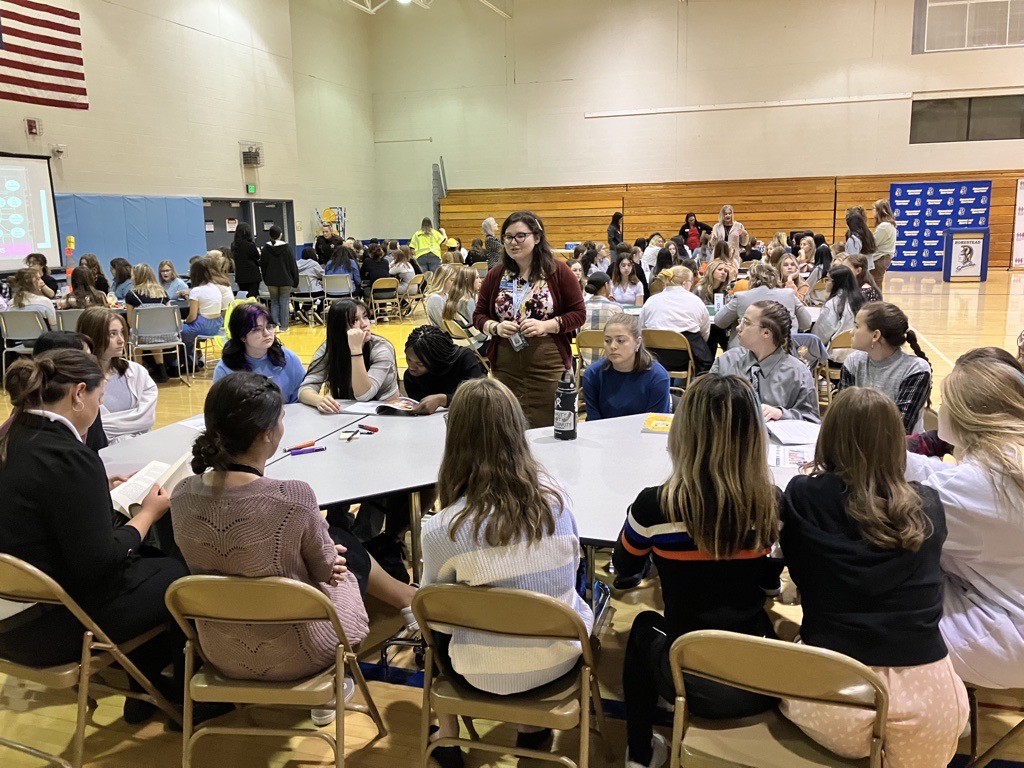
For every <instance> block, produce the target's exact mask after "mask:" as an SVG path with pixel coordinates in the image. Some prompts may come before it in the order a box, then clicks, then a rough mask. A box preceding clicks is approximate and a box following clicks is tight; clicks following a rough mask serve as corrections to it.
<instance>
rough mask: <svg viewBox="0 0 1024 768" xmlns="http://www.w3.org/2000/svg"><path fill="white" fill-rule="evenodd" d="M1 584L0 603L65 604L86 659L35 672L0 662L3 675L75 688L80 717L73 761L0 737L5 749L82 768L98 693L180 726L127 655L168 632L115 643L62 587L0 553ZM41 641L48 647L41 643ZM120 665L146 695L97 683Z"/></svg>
mask: <svg viewBox="0 0 1024 768" xmlns="http://www.w3.org/2000/svg"><path fill="white" fill-rule="evenodd" d="M0 585H2V586H0V598H3V599H5V600H13V601H15V602H20V603H45V604H47V605H61V606H63V607H64V608H66V609H67V610H68V611H70V612H71V614H72V615H73V616H74V617H75V618H76V619H78V621H79V622H81V624H82V655H81V657H80V658H79V660H78V661H73V662H69V663H68V664H60V665H57V666H54V667H30V666H26V665H24V664H17V663H15V662H13V661H8V660H7V659H4V658H2V657H0V674H4V675H7V676H9V677H13V678H17V679H19V680H28V681H29V682H32V683H35V684H36V685H43V686H46V687H47V688H54V689H57V690H69V689H76V693H77V698H78V707H77V710H76V714H75V732H74V735H73V736H72V739H71V745H70V746H71V760H70V761H68V760H65V759H63V758H62V757H59V756H58V755H53V754H49V753H46V752H42V751H40V750H38V749H34V748H33V747H30V746H28V745H26V744H21V743H19V742H16V741H12V740H11V739H8V738H3V737H0V745H3V746H5V747H10V748H11V749H15V750H17V751H19V752H23V753H25V754H28V755H32V756H33V757H38V758H40V759H43V760H48V761H51V762H54V763H58V764H60V765H62V766H64V768H80V767H81V765H82V752H83V749H84V744H85V723H86V718H87V715H86V712H87V710H90V709H95V708H96V701H95V700H94V699H93V698H91V697H90V693H95V692H97V691H99V692H101V693H111V694H116V695H120V696H127V697H130V698H133V699H141V700H143V701H147V702H149V703H150V704H154V705H156V706H157V707H159V708H160V709H161V710H163V711H164V712H165V713H166V714H167V716H168V717H170V718H171V719H172V720H174V721H175V722H177V723H181V714H180V713H179V712H178V711H177V710H176V709H175V708H174V706H173V705H172V704H171V703H170V702H169V701H167V699H166V698H164V697H163V696H162V695H161V694H160V693H159V691H157V690H156V688H154V687H153V684H152V683H150V682H149V680H147V679H146V677H145V676H144V675H143V674H142V673H141V672H140V671H139V669H138V667H136V666H135V664H133V663H132V661H131V660H130V659H129V658H128V656H127V655H126V654H128V653H131V652H132V651H134V650H135V649H136V648H138V647H139V646H141V645H143V644H144V643H147V642H149V641H150V640H152V639H153V638H154V637H156V636H157V635H159V634H160V633H161V632H163V631H164V627H155V628H154V629H151V630H150V631H148V632H145V633H143V634H142V635H139V636H138V637H136V638H133V639H132V640H129V641H127V642H124V643H120V644H118V643H115V642H113V641H112V640H111V639H110V638H109V637H107V635H106V633H105V632H104V631H103V630H102V629H100V628H99V626H97V624H96V622H95V621H93V620H92V618H90V616H89V614H87V613H86V612H85V611H83V610H82V609H81V607H79V605H78V603H76V602H75V601H74V600H72V599H71V598H70V597H69V596H68V594H67V592H65V591H64V588H63V587H61V586H60V584H58V583H57V582H56V581H54V580H53V579H51V578H50V577H49V576H47V575H46V574H45V573H43V572H42V571H41V570H39V569H38V568H36V567H35V566H33V565H29V564H28V563H26V562H25V561H23V560H19V559H18V558H16V557H12V556H11V555H4V554H0ZM40 641H41V642H45V640H44V639H42V638H41V639H40ZM115 664H116V665H117V666H120V667H121V668H122V669H123V670H124V671H125V672H126V673H127V674H128V676H129V677H131V678H132V679H134V680H135V682H137V683H138V684H139V685H140V686H142V689H143V690H144V691H145V693H136V692H135V691H129V690H124V689H121V688H116V687H112V686H109V685H106V684H105V683H102V682H99V681H94V680H93V679H92V676H93V675H95V674H96V673H98V672H101V671H103V670H104V669H107V668H108V667H111V666H113V665H115Z"/></svg>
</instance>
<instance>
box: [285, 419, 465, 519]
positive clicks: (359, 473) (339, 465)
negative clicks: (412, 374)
mask: <svg viewBox="0 0 1024 768" xmlns="http://www.w3.org/2000/svg"><path fill="white" fill-rule="evenodd" d="M310 410H312V409H310ZM344 416H346V415H345V414H342V417H344ZM334 418H341V417H334ZM359 423H360V424H370V425H372V426H375V427H378V428H379V429H380V431H379V432H377V433H376V434H373V435H360V436H359V437H358V438H357V439H355V440H353V441H352V442H346V441H345V440H341V439H339V437H338V436H337V435H330V436H328V437H326V438H324V439H323V440H322V441H321V442H320V443H319V445H325V446H327V450H326V451H322V452H320V453H308V454H305V455H302V456H286V457H285V458H284V459H282V460H280V461H278V462H276V463H274V464H272V465H270V466H268V467H267V473H266V474H267V477H273V478H275V479H278V480H304V481H305V482H307V483H309V484H310V486H312V488H313V491H314V493H315V494H316V499H317V502H318V503H319V504H321V505H324V504H334V503H336V502H341V501H355V500H357V499H362V498H366V497H368V496H379V495H381V494H384V493H394V492H397V491H407V490H413V489H416V488H422V487H424V486H428V485H433V484H434V483H436V482H437V470H438V469H439V468H440V466H441V456H442V454H443V453H444V439H445V433H446V430H445V423H444V414H443V412H439V413H435V414H433V415H430V416H364V417H362V418H361V419H360V420H359ZM288 439H289V438H288V433H287V431H286V432H285V440H288ZM293 444H294V443H289V445H293Z"/></svg>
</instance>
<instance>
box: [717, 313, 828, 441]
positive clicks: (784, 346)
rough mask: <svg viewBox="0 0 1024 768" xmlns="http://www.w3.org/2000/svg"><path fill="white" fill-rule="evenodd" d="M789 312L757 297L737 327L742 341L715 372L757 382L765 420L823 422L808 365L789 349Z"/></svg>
mask: <svg viewBox="0 0 1024 768" xmlns="http://www.w3.org/2000/svg"><path fill="white" fill-rule="evenodd" d="M791 322H792V321H791V319H790V315H789V311H788V310H787V309H786V308H785V307H784V306H782V305H781V304H779V303H778V302H775V301H755V302H754V303H753V304H751V305H750V306H749V307H747V309H746V311H745V312H744V313H743V317H741V318H740V322H739V324H738V325H737V326H736V335H737V337H738V338H739V342H740V345H739V346H738V347H735V348H733V349H730V350H728V351H726V352H725V353H724V354H722V355H721V356H720V357H719V358H718V359H717V360H715V362H714V365H712V366H711V372H712V373H721V374H731V375H734V376H741V377H742V378H744V379H746V380H747V381H749V382H750V383H751V384H752V385H753V387H754V394H755V395H756V396H757V400H758V402H759V403H760V405H761V414H762V415H763V416H764V419H765V421H775V420H776V419H802V420H804V421H813V422H814V423H816V424H817V423H818V422H819V421H820V420H821V416H820V411H819V410H818V391H817V389H816V388H815V386H814V378H813V377H812V376H811V372H810V371H809V370H808V369H807V366H806V365H804V364H803V362H801V360H800V359H799V358H797V357H794V356H793V355H791V354H790V353H789V349H790V338H789V333H790V328H792V326H791Z"/></svg>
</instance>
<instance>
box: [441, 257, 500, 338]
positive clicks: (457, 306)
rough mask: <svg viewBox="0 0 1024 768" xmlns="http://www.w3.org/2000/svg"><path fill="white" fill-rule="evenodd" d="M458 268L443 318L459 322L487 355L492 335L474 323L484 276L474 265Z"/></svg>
mask: <svg viewBox="0 0 1024 768" xmlns="http://www.w3.org/2000/svg"><path fill="white" fill-rule="evenodd" d="M442 269H443V267H442ZM456 270H457V271H456V272H455V274H454V279H453V281H452V284H451V287H450V289H449V291H448V294H447V296H446V298H445V302H444V306H443V307H442V308H441V319H442V320H452V321H454V322H456V323H458V325H459V326H460V327H461V328H462V329H463V330H464V331H466V333H468V334H469V341H470V343H471V344H472V345H473V348H474V349H475V350H476V351H477V352H479V353H480V354H481V355H486V354H487V345H488V343H489V342H490V337H489V336H487V334H485V333H482V332H481V331H478V330H477V329H476V327H475V326H474V325H473V312H474V311H476V297H477V294H478V293H479V292H480V285H481V284H482V283H483V277H482V276H481V274H480V271H479V270H477V269H475V268H473V267H467V266H465V265H462V266H458V267H456ZM442 329H443V326H442Z"/></svg>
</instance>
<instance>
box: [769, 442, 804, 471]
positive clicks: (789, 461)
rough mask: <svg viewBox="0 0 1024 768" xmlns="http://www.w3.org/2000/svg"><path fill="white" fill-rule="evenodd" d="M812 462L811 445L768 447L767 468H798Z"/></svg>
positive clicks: (773, 445)
mask: <svg viewBox="0 0 1024 768" xmlns="http://www.w3.org/2000/svg"><path fill="white" fill-rule="evenodd" d="M810 461H814V446H813V445H778V444H776V443H771V444H769V445H768V466H769V467H799V466H801V465H803V464H806V463H807V462H810Z"/></svg>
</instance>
